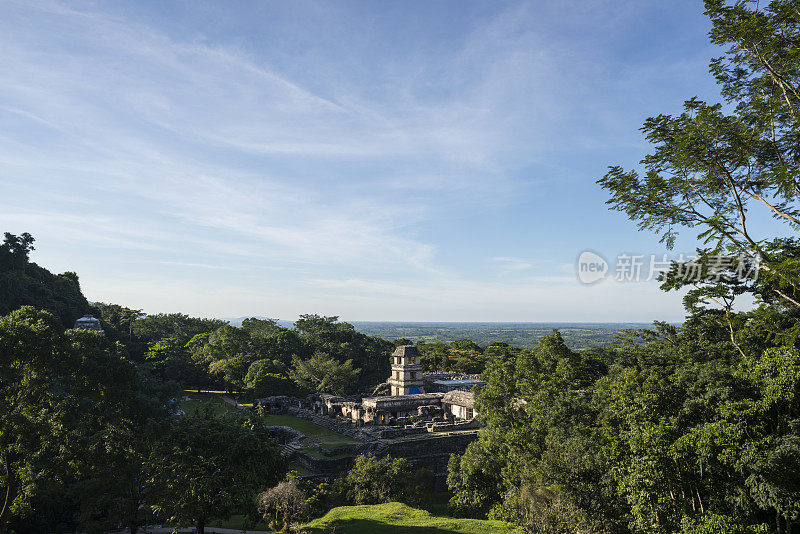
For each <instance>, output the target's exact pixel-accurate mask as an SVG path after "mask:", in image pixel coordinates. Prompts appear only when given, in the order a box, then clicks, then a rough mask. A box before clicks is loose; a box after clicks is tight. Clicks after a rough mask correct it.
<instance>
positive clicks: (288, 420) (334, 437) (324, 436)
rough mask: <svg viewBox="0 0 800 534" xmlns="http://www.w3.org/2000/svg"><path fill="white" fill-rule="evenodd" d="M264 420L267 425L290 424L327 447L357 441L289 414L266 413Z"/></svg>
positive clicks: (330, 447)
mask: <svg viewBox="0 0 800 534" xmlns="http://www.w3.org/2000/svg"><path fill="white" fill-rule="evenodd" d="M266 422H267V424H268V425H274V426H290V427H292V428H294V429H295V430H299V431H300V432H302V433H303V434H305V435H306V436H308V437H309V438H311V439H313V440H314V441H316V442H317V443H319V444H320V445H322V446H323V447H325V448H327V449H332V448H334V447H340V446H342V445H354V444H357V443H359V441H357V440H355V439H353V438H350V437H347V436H344V435H342V434H339V433H337V432H333V431H332V430H328V429H327V428H324V427H321V426H319V425H315V424H314V423H312V422H311V421H306V420H305V419H300V418H297V417H293V416H291V415H268V416H266Z"/></svg>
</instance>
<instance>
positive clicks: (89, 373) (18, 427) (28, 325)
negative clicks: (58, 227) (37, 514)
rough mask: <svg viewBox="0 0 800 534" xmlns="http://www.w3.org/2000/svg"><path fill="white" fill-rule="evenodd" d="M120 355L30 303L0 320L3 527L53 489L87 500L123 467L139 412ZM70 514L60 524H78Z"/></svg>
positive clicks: (131, 374)
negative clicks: (127, 439) (107, 475)
mask: <svg viewBox="0 0 800 534" xmlns="http://www.w3.org/2000/svg"><path fill="white" fill-rule="evenodd" d="M120 352H121V350H120V347H119V346H117V345H115V344H113V343H111V342H110V341H109V340H107V339H106V338H105V336H104V335H103V334H101V333H96V332H87V331H83V330H66V331H65V330H64V328H63V327H62V325H61V324H60V323H59V321H58V319H57V318H56V317H55V316H53V315H52V314H51V313H49V312H45V311H38V310H36V309H34V308H32V307H27V306H26V307H22V308H20V309H19V310H17V311H15V312H12V313H11V314H9V315H6V316H4V317H0V465H2V466H3V469H0V494H2V498H0V501H1V502H3V503H5V504H4V505H2V509H0V532H3V531H4V530H5V528H6V525H7V522H8V521H9V519H10V518H11V517H12V516H16V518H17V521H18V522H19V521H21V520H23V519H24V517H25V516H26V514H27V513H28V512H30V511H31V508H32V503H36V502H41V500H42V499H48V498H49V497H48V496H49V495H52V494H51V493H49V492H50V491H52V490H57V491H58V492H60V493H72V492H77V493H79V494H81V497H86V495H87V494H86V493H85V492H82V491H81V489H82V488H83V489H86V488H89V487H91V486H92V485H96V483H97V482H98V479H99V478H100V479H102V478H103V476H104V470H105V469H106V468H112V467H113V466H114V465H118V460H119V456H124V452H123V451H121V450H120V449H121V445H120V443H121V442H120V441H119V440H120V439H121V436H128V435H130V433H131V432H132V431H133V429H134V428H136V427H135V424H136V418H137V415H136V414H137V412H138V411H139V410H138V409H137V408H136V407H134V406H133V405H132V402H133V401H134V400H135V399H136V394H135V392H136V388H137V375H136V370H135V368H134V367H133V366H132V365H131V364H130V363H129V362H127V361H125V360H124V359H123V358H121V357H120ZM122 443H124V441H123V442H122ZM56 496H57V494H56ZM86 502H88V501H86ZM59 506H60V505H59ZM73 512H74V513H78V512H79V511H78V510H71V511H70V512H69V513H65V515H64V517H62V518H61V519H62V521H64V522H66V523H67V524H69V523H70V522H71V521H73V523H72V524H73V526H74V525H75V523H74V521H78V519H75V518H74V517H70V516H71V515H72V513H73ZM84 519H87V520H88V518H86V517H84Z"/></svg>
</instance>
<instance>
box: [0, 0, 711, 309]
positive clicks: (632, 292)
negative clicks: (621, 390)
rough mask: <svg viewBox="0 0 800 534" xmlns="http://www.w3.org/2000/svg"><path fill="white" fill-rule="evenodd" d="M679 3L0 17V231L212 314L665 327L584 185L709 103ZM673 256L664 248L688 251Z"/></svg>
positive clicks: (182, 9) (111, 10)
mask: <svg viewBox="0 0 800 534" xmlns="http://www.w3.org/2000/svg"><path fill="white" fill-rule="evenodd" d="M708 29H709V24H708V21H707V20H706V19H705V17H704V16H703V15H702V5H701V3H700V2H697V1H673V2H648V1H625V0H615V1H613V2H612V1H593V0H581V1H560V2H544V1H533V2H500V1H497V0H492V1H486V2H480V1H474V2H464V1H460V0H459V1H452V2H446V1H440V2H428V1H425V2H422V1H420V2H345V1H337V2H327V1H319V2H312V1H303V0H300V1H291V2H265V1H252V2H244V1H226V2H208V3H207V2H202V1H198V0H191V1H185V2H163V1H157V2H142V1H137V2H118V1H103V2H69V3H61V2H29V1H24V2H16V1H13V0H12V1H8V0H2V1H0V191H2V194H0V229H2V230H3V231H11V232H14V233H20V232H24V231H27V232H30V233H32V234H33V235H34V237H35V238H36V246H37V251H36V252H35V253H34V256H33V259H34V260H35V261H37V262H38V263H40V264H41V265H43V266H45V267H47V268H49V269H51V270H53V271H58V272H62V271H65V270H71V271H76V272H77V273H78V274H79V275H80V277H81V284H82V288H83V290H84V293H85V294H86V295H87V297H88V298H89V299H91V300H100V301H105V302H116V303H120V304H124V305H128V306H131V307H136V308H143V309H145V310H146V311H147V312H151V313H152V312H160V311H165V312H169V311H182V312H186V313H190V314H197V315H203V316H217V317H239V316H244V315H261V316H270V317H275V318H281V319H289V320H293V319H295V318H296V317H297V315H298V314H301V313H320V314H326V315H339V316H341V317H342V318H343V319H345V320H415V321H426V320H432V321H575V322H578V321H650V320H653V319H662V320H680V319H681V318H682V317H683V310H682V306H681V303H680V295H676V294H664V293H662V292H660V291H659V290H658V288H657V284H656V283H654V282H649V283H646V282H641V283H627V284H624V283H616V282H615V281H613V280H606V281H604V282H601V283H598V284H596V285H592V286H585V285H582V284H580V283H579V282H578V281H577V279H576V276H575V260H576V257H577V256H578V254H579V253H580V252H581V251H582V250H585V249H592V250H595V251H598V252H600V253H601V254H603V255H604V256H606V257H607V258H609V259H612V260H613V258H614V257H615V256H616V255H617V254H619V253H622V252H634V253H641V254H650V253H662V252H664V248H663V246H661V245H659V244H658V241H657V239H656V238H655V237H654V236H652V235H651V234H644V233H638V232H637V231H636V227H635V225H634V224H633V223H631V222H629V221H628V220H627V219H626V218H625V216H623V215H621V214H619V213H612V212H609V211H607V209H606V206H605V204H604V202H605V200H606V198H607V197H606V195H605V193H604V192H603V191H602V190H601V189H600V188H599V187H598V186H597V185H596V184H595V181H596V180H597V179H598V178H600V177H601V176H602V175H603V174H604V172H605V169H606V167H607V166H608V165H611V164H617V163H619V164H623V165H625V166H626V167H630V166H632V165H634V164H635V163H636V162H637V161H638V160H639V159H640V158H641V157H642V156H643V155H644V154H645V153H646V151H647V145H646V144H645V143H644V141H643V139H642V137H641V135H640V132H639V131H638V128H639V127H640V126H641V123H642V122H643V120H644V119H645V118H646V117H648V116H650V115H655V114H658V113H674V112H678V111H679V110H680V107H681V105H682V102H683V100H684V99H687V98H689V97H692V96H695V95H697V96H699V97H700V98H704V99H708V100H715V101H716V100H719V93H718V90H717V88H716V86H715V85H714V83H713V80H712V79H711V77H710V75H709V74H708V72H707V64H708V61H709V59H710V58H711V57H712V56H714V55H718V54H719V50H718V49H715V48H714V47H712V46H711V45H710V44H709V43H708V40H707V37H706V33H707V32H708ZM693 249H694V242H693V241H691V240H684V241H682V242H679V243H678V247H677V248H676V252H678V251H685V252H691V251H692V250H693Z"/></svg>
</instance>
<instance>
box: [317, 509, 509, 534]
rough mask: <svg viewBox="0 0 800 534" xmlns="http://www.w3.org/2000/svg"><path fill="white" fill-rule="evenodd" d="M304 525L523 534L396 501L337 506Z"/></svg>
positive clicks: (423, 533) (387, 532) (377, 532)
mask: <svg viewBox="0 0 800 534" xmlns="http://www.w3.org/2000/svg"><path fill="white" fill-rule="evenodd" d="M304 528H305V529H306V530H307V531H309V532H311V533H313V534H325V533H333V532H336V533H337V534H447V533H462V534H494V533H501V532H505V533H511V534H522V530H520V529H517V528H515V527H514V526H513V525H510V524H508V523H504V522H502V521H485V520H480V519H455V518H452V517H439V516H434V515H431V514H429V513H428V512H425V511H424V510H417V509H416V508H411V507H410V506H406V505H405V504H401V503H398V502H390V503H387V504H377V505H373V506H340V507H339V508H334V509H333V510H331V511H330V512H328V513H327V514H326V515H325V516H323V517H321V518H319V519H315V520H314V521H312V522H310V523H308V524H307V525H305V527H304Z"/></svg>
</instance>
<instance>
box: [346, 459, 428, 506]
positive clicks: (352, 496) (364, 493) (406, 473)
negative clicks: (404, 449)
mask: <svg viewBox="0 0 800 534" xmlns="http://www.w3.org/2000/svg"><path fill="white" fill-rule="evenodd" d="M332 491H333V492H334V494H337V495H339V496H341V498H342V499H343V501H344V502H348V503H352V504H377V503H382V502H390V501H402V502H406V503H408V504H416V503H418V502H419V500H420V498H421V496H422V495H423V494H425V493H427V492H431V491H433V473H431V472H430V471H429V470H427V469H418V470H414V469H413V468H412V465H411V463H410V462H409V461H408V460H406V459H405V458H392V457H391V456H384V457H383V458H376V457H374V456H367V455H364V454H361V455H359V456H357V457H356V459H355V463H354V465H353V467H352V468H351V469H350V471H348V472H347V473H346V474H345V475H344V476H342V477H341V478H339V479H337V480H336V481H335V482H334V485H333V489H332Z"/></svg>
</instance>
